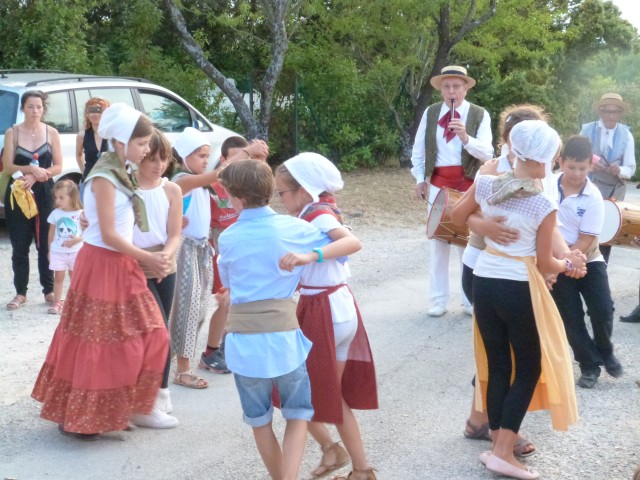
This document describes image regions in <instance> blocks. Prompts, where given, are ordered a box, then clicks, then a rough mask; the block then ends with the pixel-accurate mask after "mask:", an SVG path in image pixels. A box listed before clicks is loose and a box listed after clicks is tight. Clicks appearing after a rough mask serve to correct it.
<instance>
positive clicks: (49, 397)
mask: <svg viewBox="0 0 640 480" xmlns="http://www.w3.org/2000/svg"><path fill="white" fill-rule="evenodd" d="M152 132H153V126H152V124H151V121H150V120H149V119H148V118H147V117H145V116H143V115H142V114H141V113H140V112H138V111H136V110H134V109H133V108H131V107H128V106H127V105H124V104H115V105H112V106H111V107H109V108H108V109H106V110H105V111H104V113H103V115H102V119H101V120H100V125H99V128H98V133H99V134H100V136H101V137H102V138H106V139H109V140H110V150H111V151H110V152H109V153H105V154H103V155H102V156H101V158H100V159H99V160H98V163H97V164H96V165H95V167H94V168H93V169H92V170H91V174H90V175H89V177H88V178H87V183H86V187H87V188H86V190H85V193H84V200H85V214H86V216H87V219H88V221H89V227H88V228H87V230H85V232H84V234H83V239H84V242H85V244H84V247H83V248H82V249H81V250H80V252H79V254H78V258H77V260H76V269H75V271H74V275H73V278H72V281H71V286H70V288H69V292H68V294H67V299H66V301H65V304H64V308H63V311H62V316H61V318H60V324H59V325H58V327H57V328H56V331H55V333H54V336H53V340H52V342H51V346H50V347H49V352H48V353H47V357H46V360H45V362H44V365H43V367H42V369H41V370H40V374H39V376H38V379H37V381H36V384H35V387H34V389H33V393H32V396H33V398H35V399H36V400H38V401H40V402H42V404H43V405H42V412H41V414H40V415H41V416H42V418H45V419H47V420H51V421H53V422H56V423H58V424H59V429H60V431H61V432H62V433H65V434H70V435H74V436H76V437H77V438H81V439H85V440H93V439H96V438H99V434H100V433H102V432H109V431H114V430H124V429H126V428H127V427H128V423H129V418H130V417H131V416H132V415H133V414H136V413H137V414H143V415H144V414H149V413H150V412H151V409H152V407H153V404H154V401H155V399H156V396H157V393H158V388H159V386H160V382H161V380H162V372H163V370H164V366H165V361H166V358H167V350H168V334H167V329H166V327H165V325H164V322H163V320H162V314H161V313H160V309H159V308H158V305H157V303H156V301H155V300H154V298H153V295H152V294H151V292H150V291H149V289H148V288H147V284H146V279H145V276H144V273H143V272H142V269H141V268H140V265H139V264H138V261H139V262H141V263H143V264H144V265H145V266H147V267H148V268H149V269H150V270H151V271H153V272H155V273H156V275H157V277H158V278H163V277H164V276H165V275H166V272H168V269H169V261H168V258H167V254H166V253H164V252H154V253H151V252H147V251H145V250H142V249H140V248H137V247H135V246H134V245H133V243H131V240H132V236H133V226H134V222H135V224H136V225H138V226H139V227H140V229H141V230H143V231H145V230H146V229H148V225H147V218H146V211H145V208H144V203H143V202H142V200H141V198H140V196H139V195H138V194H137V192H136V184H135V180H134V179H133V177H132V176H131V175H130V172H128V171H127V169H126V167H125V165H126V162H127V161H129V162H132V163H135V164H138V163H140V161H141V160H142V158H143V157H144V156H145V154H146V153H147V152H148V151H149V141H150V139H151V134H152Z"/></svg>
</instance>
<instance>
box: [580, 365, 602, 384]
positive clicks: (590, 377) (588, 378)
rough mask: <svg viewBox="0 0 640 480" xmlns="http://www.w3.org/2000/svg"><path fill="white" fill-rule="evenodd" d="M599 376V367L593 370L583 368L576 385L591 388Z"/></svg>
mask: <svg viewBox="0 0 640 480" xmlns="http://www.w3.org/2000/svg"><path fill="white" fill-rule="evenodd" d="M599 376H600V368H598V369H597V370H596V369H593V370H584V371H583V372H582V375H580V378H579V379H578V382H577V384H578V386H579V387H582V388H593V387H594V386H595V384H596V383H597V382H598V377H599Z"/></svg>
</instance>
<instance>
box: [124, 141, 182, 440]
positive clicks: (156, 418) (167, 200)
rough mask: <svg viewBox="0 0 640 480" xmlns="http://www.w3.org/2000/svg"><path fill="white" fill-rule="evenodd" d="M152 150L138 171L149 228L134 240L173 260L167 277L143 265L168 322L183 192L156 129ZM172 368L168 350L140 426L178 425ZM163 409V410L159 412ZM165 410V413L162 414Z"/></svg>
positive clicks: (137, 421)
mask: <svg viewBox="0 0 640 480" xmlns="http://www.w3.org/2000/svg"><path fill="white" fill-rule="evenodd" d="M150 148H151V149H150V151H149V153H148V154H147V155H146V156H145V157H144V159H143V160H142V162H140V165H139V166H138V170H137V171H136V173H135V176H136V180H137V182H138V187H139V190H138V192H139V194H140V196H141V197H142V198H143V200H144V204H145V207H146V210H147V217H148V219H149V231H148V232H143V231H141V230H140V229H139V228H138V227H135V228H134V231H133V243H134V245H136V246H137V247H140V248H142V249H143V250H146V251H148V252H159V251H162V252H164V253H165V254H166V255H167V258H168V259H169V260H170V269H169V271H168V272H167V275H166V277H164V278H162V279H159V278H157V277H156V275H155V274H154V272H151V271H149V270H148V269H146V268H144V265H142V267H143V270H144V273H145V276H146V277H147V287H149V290H150V291H151V293H152V294H153V297H154V298H155V300H156V302H157V303H158V306H159V307H160V311H161V312H162V317H163V319H164V322H165V325H166V324H167V319H168V317H169V314H170V312H171V303H172V302H173V292H174V288H175V284H176V260H175V256H176V250H178V246H179V245H180V238H181V230H182V192H181V191H180V188H179V187H178V186H177V185H176V184H175V183H172V182H169V181H168V180H167V179H166V178H163V177H162V175H163V174H164V172H165V170H166V169H167V165H168V164H169V162H170V161H171V160H173V157H172V152H171V143H169V140H167V138H166V137H165V136H164V135H163V134H162V132H160V131H159V130H157V129H154V132H153V135H152V136H151V143H150ZM170 368H171V355H170V353H169V354H167V361H166V363H165V367H164V373H163V375H162V383H161V384H160V390H159V391H158V398H157V399H156V402H155V404H154V408H153V410H152V411H151V413H150V414H148V415H141V414H137V415H134V416H133V417H132V419H131V421H132V422H133V423H134V424H135V425H137V426H139V427H150V428H173V427H177V426H178V424H179V422H178V419H177V418H175V417H173V416H171V415H164V414H168V413H171V410H172V405H171V397H170V394H169V388H168V381H169V369H170ZM160 412H161V413H160ZM162 413H164V414H162Z"/></svg>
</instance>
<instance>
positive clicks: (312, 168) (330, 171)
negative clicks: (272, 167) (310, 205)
mask: <svg viewBox="0 0 640 480" xmlns="http://www.w3.org/2000/svg"><path fill="white" fill-rule="evenodd" d="M284 166H285V167H286V168H287V170H288V171H289V173H291V175H292V176H293V178H295V179H296V181H297V182H298V183H299V184H300V185H301V186H302V188H304V189H305V190H306V191H307V192H308V193H309V195H311V198H313V201H314V202H318V201H319V200H320V198H319V196H320V194H321V193H322V192H327V193H334V192H337V191H338V190H342V187H344V182H343V181H342V175H340V170H338V168H337V167H336V166H335V165H334V164H333V163H332V162H331V161H330V160H328V159H327V158H325V157H323V156H322V155H320V154H318V153H313V152H304V153H300V154H299V155H296V156H295V157H293V158H290V159H289V160H287V161H285V162H284Z"/></svg>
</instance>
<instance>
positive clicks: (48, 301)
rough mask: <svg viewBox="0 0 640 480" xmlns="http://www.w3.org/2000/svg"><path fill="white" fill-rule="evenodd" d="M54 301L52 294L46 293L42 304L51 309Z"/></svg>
mask: <svg viewBox="0 0 640 480" xmlns="http://www.w3.org/2000/svg"><path fill="white" fill-rule="evenodd" d="M55 301H56V297H55V296H54V295H53V292H51V293H47V294H45V296H44V302H45V303H46V304H48V305H50V306H52V307H53V304H54V303H55Z"/></svg>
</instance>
